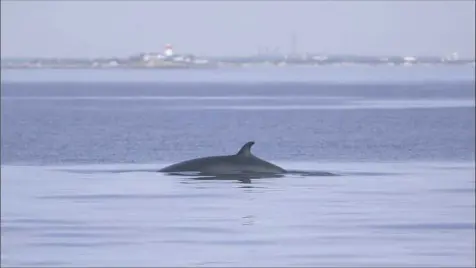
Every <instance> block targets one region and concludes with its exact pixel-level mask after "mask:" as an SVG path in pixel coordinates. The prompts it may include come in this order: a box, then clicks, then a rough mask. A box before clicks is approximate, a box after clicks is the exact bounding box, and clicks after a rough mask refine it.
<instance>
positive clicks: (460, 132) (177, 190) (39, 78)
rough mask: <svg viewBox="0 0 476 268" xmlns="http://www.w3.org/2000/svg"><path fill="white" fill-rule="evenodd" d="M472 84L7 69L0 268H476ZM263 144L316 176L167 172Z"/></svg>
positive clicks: (467, 78) (422, 73)
mask: <svg viewBox="0 0 476 268" xmlns="http://www.w3.org/2000/svg"><path fill="white" fill-rule="evenodd" d="M474 83H475V79H474V67H472V66H450V67H441V66H440V67H434V66H414V67H361V66H358V67H352V66H351V67H337V66H334V67H319V68H282V69H280V68H275V69H271V68H254V69H229V70H226V69H225V70H173V71H172V70H170V71H169V70H167V71H164V70H162V71H145V70H141V71H137V70H136V71H126V70H104V71H100V70H95V71H92V70H54V71H52V70H2V88H1V206H2V207H1V208H2V209H1V227H2V228H1V238H2V241H1V242H2V243H1V264H2V267H9V266H14V267H18V266H34V267H58V266H59V267H68V266H69V267H70V266H115V267H117V266H142V267H143V266H206V267H210V266H219V267H227V266H241V267H243V266H268V267H303V266H312V267H318V266H326V267H329V266H340V267H343V266H346V267H347V266H349V267H351V266H353V267H363V266H364V267H418V266H420V267H428V266H451V267H460V266H461V267H474V266H475V258H474V257H475V238H474V236H475V171H474V170H475V157H474V155H475V89H474V86H475V84H474ZM249 140H254V141H255V142H256V144H255V145H254V146H253V149H252V151H253V153H254V154H256V155H257V156H259V157H261V158H263V159H266V160H268V161H271V162H273V163H275V164H278V165H280V166H281V167H283V168H285V169H288V170H297V171H302V174H308V175H299V174H290V175H286V176H283V177H279V178H261V179H252V180H251V181H249V182H240V181H239V180H234V179H231V180H202V179H200V180H198V179H197V178H196V177H194V176H170V175H164V174H161V173H158V172H156V170H158V169H160V168H161V167H164V166H165V165H168V164H171V163H175V162H177V161H181V160H186V159H190V158H195V157H201V156H209V155H220V154H232V153H235V152H237V151H238V150H239V148H240V147H241V146H242V145H243V144H244V143H245V142H247V141H249ZM321 171H324V172H331V173H333V174H336V175H337V176H324V175H317V174H321V173H319V172H321ZM305 172H309V173H305ZM313 174H314V175H313ZM322 174H323V173H322Z"/></svg>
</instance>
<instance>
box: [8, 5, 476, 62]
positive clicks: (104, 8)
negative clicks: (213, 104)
mask: <svg viewBox="0 0 476 268" xmlns="http://www.w3.org/2000/svg"><path fill="white" fill-rule="evenodd" d="M293 33H294V34H295V37H296V50H297V52H301V53H304V52H310V53H330V54H334V53H335V54H360V55H402V56H417V55H418V56H421V55H436V56H444V55H448V54H450V53H452V52H458V53H459V55H460V57H471V58H474V55H475V1H474V0H466V1H455V0H452V1H334V2H331V1H303V2H298V1H173V2H172V1H171V2H167V1H58V0H57V1H20V0H10V1H5V0H1V56H2V58H4V57H111V56H117V57H127V56H131V55H135V54H138V53H141V52H162V51H163V49H164V46H165V44H167V43H170V44H171V45H172V46H173V48H174V52H175V53H192V54H195V55H199V56H200V55H201V56H224V55H229V56H247V55H253V54H256V53H257V52H258V49H259V48H260V47H261V48H262V47H269V48H272V49H276V48H278V49H279V51H280V52H284V53H289V52H291V51H292V41H291V40H292V35H293Z"/></svg>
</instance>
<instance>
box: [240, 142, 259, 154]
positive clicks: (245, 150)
mask: <svg viewBox="0 0 476 268" xmlns="http://www.w3.org/2000/svg"><path fill="white" fill-rule="evenodd" d="M253 144H255V142H254V141H249V142H247V143H246V144H245V145H243V147H241V149H240V151H239V152H238V153H237V154H236V155H240V156H250V155H251V146H253Z"/></svg>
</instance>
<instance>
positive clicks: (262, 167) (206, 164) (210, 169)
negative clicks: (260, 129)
mask: <svg viewBox="0 0 476 268" xmlns="http://www.w3.org/2000/svg"><path fill="white" fill-rule="evenodd" d="M254 144H255V142H254V141H249V142H247V143H246V144H245V145H243V147H241V149H240V150H239V151H238V153H236V154H233V155H219V156H208V157H201V158H196V159H191V160H186V161H183V162H179V163H176V164H173V165H170V166H167V167H164V168H162V169H160V170H159V172H164V173H180V172H198V173H200V174H202V175H212V176H217V175H253V174H255V175H258V174H262V175H278V174H284V173H287V171H286V170H285V169H283V168H281V167H278V166H276V165H274V164H272V163H270V162H268V161H265V160H263V159H261V158H259V157H257V156H255V155H253V154H252V153H251V147H252V146H253V145H254Z"/></svg>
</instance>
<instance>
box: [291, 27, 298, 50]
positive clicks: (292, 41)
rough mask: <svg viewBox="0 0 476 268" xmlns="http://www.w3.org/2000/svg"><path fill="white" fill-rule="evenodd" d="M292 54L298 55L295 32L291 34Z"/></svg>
mask: <svg viewBox="0 0 476 268" xmlns="http://www.w3.org/2000/svg"><path fill="white" fill-rule="evenodd" d="M291 54H292V55H296V54H297V36H296V32H295V31H293V32H292V33H291Z"/></svg>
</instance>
